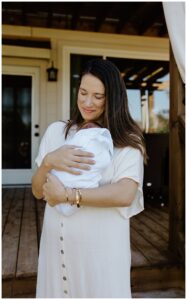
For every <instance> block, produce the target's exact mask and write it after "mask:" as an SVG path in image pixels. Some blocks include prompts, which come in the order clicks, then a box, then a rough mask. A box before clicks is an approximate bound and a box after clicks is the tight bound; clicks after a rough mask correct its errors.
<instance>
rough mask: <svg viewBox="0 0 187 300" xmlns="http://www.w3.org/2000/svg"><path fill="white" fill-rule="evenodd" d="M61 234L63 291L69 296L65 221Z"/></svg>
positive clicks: (62, 224)
mask: <svg viewBox="0 0 187 300" xmlns="http://www.w3.org/2000/svg"><path fill="white" fill-rule="evenodd" d="M60 225H61V236H60V246H61V247H60V253H61V255H62V264H61V266H62V280H63V287H64V289H63V292H64V296H65V297H68V296H69V295H68V294H69V293H68V280H67V274H66V265H65V259H64V236H63V229H64V223H62V222H61V224H60Z"/></svg>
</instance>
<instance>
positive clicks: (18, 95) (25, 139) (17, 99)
mask: <svg viewBox="0 0 187 300" xmlns="http://www.w3.org/2000/svg"><path fill="white" fill-rule="evenodd" d="M31 84H32V77H31V76H18V75H3V77H2V114H3V120H2V139H3V150H2V166H3V169H30V168H31Z"/></svg>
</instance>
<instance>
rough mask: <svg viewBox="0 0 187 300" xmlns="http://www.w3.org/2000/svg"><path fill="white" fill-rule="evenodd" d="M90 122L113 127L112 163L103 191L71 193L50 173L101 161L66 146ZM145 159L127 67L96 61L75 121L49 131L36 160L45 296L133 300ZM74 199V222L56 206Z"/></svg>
mask: <svg viewBox="0 0 187 300" xmlns="http://www.w3.org/2000/svg"><path fill="white" fill-rule="evenodd" d="M85 121H87V122H90V121H94V122H95V121H96V122H98V123H100V124H101V125H102V126H103V127H105V128H107V129H109V131H110V133H111V136H112V139H113V143H114V147H115V148H114V155H113V159H112V163H111V164H110V165H109V166H108V167H107V169H106V171H105V172H104V173H103V177H102V180H101V182H100V186H99V187H97V188H91V189H90V188H88V189H81V190H79V191H77V190H74V189H70V188H68V189H66V188H65V187H64V186H63V184H62V183H61V182H60V181H59V180H58V179H57V178H56V177H55V176H54V175H52V174H50V170H52V169H56V170H62V171H65V172H69V173H72V174H76V175H77V176H78V175H79V174H80V173H81V170H86V169H87V170H88V169H90V167H91V165H92V164H94V157H92V154H91V153H89V152H85V151H82V150H81V149H77V147H76V145H72V146H67V145H66V146H65V145H64V146H63V144H64V141H65V139H68V138H70V137H71V136H72V135H73V134H75V132H76V130H78V128H79V127H80V126H81V124H82V123H83V122H85ZM143 158H145V159H146V153H145V148H144V142H143V137H142V133H141V130H140V129H139V127H138V126H137V125H136V123H135V122H134V121H133V120H132V118H131V116H130V114H129V110H128V103H127V95H126V89H125V84H124V82H123V79H122V78H121V76H120V72H119V70H118V69H117V68H116V66H115V65H114V64H112V63H111V62H110V61H108V60H102V59H99V60H98V59H96V60H92V61H90V62H89V63H88V64H87V66H86V68H85V70H84V72H83V74H82V76H81V82H80V86H79V91H78V96H77V107H76V110H75V114H74V117H73V118H72V120H71V121H69V122H68V123H66V124H64V123H63V122H55V123H53V124H51V125H50V126H49V127H48V129H47V131H46V133H45V135H44V137H43V139H42V142H41V145H40V150H39V154H38V157H37V159H36V162H37V164H38V169H37V171H36V173H35V175H34V176H33V180H32V188H33V194H34V195H35V197H36V198H38V199H41V198H44V199H45V200H46V201H47V205H46V209H45V216H44V223H43V230H42V236H41V243H40V255H39V266H38V279H37V294H36V296H37V297H40V298H64V297H69V298H130V297H131V287H130V266H131V252H130V237H129V218H130V217H131V216H133V215H135V214H137V213H139V212H140V211H142V210H143V194H142V182H143ZM67 200H68V202H69V203H71V204H72V205H75V204H77V206H82V209H80V210H79V211H78V212H77V213H76V214H73V215H72V216H70V217H65V216H63V215H62V214H60V213H58V212H57V210H56V209H55V207H54V206H55V205H57V204H59V203H65V202H66V201H67Z"/></svg>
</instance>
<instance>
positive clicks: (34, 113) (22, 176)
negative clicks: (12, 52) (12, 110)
mask: <svg viewBox="0 0 187 300" xmlns="http://www.w3.org/2000/svg"><path fill="white" fill-rule="evenodd" d="M2 74H3V75H22V76H24V75H25V76H31V77H32V88H31V169H3V170H2V184H3V185H14V184H15V185H16V184H31V178H32V175H33V171H34V169H35V157H36V154H37V151H38V146H39V137H38V136H35V133H36V131H37V129H36V128H35V124H39V78H40V69H39V67H30V66H21V65H3V66H2Z"/></svg>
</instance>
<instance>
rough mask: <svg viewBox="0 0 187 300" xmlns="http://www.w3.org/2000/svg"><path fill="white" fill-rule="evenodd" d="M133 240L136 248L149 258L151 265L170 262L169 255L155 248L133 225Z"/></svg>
mask: <svg viewBox="0 0 187 300" xmlns="http://www.w3.org/2000/svg"><path fill="white" fill-rule="evenodd" d="M131 240H132V243H133V244H134V245H136V248H137V249H138V250H139V251H140V253H142V254H143V255H144V256H145V257H146V258H147V260H148V261H149V265H155V264H160V263H166V262H168V259H167V257H166V256H165V255H163V254H162V253H160V251H158V250H157V249H155V248H154V247H153V246H152V245H151V243H149V242H148V241H147V240H145V239H144V238H143V236H142V235H141V234H140V233H139V232H137V231H136V230H135V229H134V228H133V227H131Z"/></svg>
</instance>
